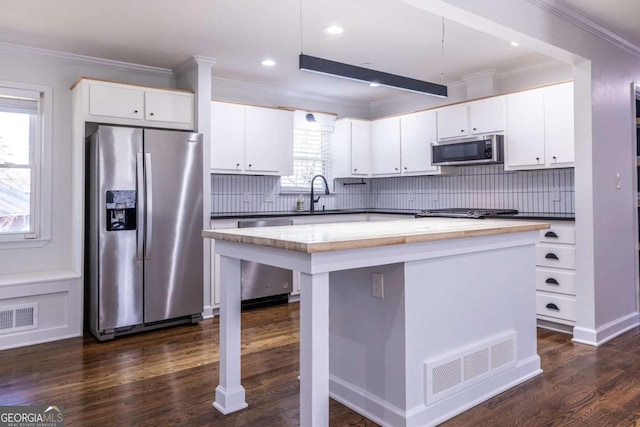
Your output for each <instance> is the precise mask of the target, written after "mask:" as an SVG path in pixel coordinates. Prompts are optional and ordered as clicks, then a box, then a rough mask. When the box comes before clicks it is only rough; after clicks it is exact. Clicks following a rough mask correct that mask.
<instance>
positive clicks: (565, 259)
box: [536, 243, 576, 270]
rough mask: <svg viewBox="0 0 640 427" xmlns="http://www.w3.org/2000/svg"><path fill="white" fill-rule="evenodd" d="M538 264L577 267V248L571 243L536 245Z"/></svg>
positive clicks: (573, 268) (541, 265)
mask: <svg viewBox="0 0 640 427" xmlns="http://www.w3.org/2000/svg"><path fill="white" fill-rule="evenodd" d="M536 265H538V266H540V267H554V268H568V269H572V270H575V268H576V248H575V247H574V246H569V245H566V246H564V245H548V244H542V243H539V244H537V245H536Z"/></svg>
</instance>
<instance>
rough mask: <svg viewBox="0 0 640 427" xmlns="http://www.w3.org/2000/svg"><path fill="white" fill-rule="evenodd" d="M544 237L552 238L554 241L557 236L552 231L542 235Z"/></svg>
mask: <svg viewBox="0 0 640 427" xmlns="http://www.w3.org/2000/svg"><path fill="white" fill-rule="evenodd" d="M544 237H553V238H554V239H557V238H558V235H557V234H556V233H554V232H553V231H547V232H546V233H544Z"/></svg>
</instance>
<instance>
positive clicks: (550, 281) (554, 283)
mask: <svg viewBox="0 0 640 427" xmlns="http://www.w3.org/2000/svg"><path fill="white" fill-rule="evenodd" d="M544 282H545V283H546V284H548V285H557V286H560V283H558V281H557V280H556V279H554V278H553V277H549V278H548V279H547V280H545V281H544Z"/></svg>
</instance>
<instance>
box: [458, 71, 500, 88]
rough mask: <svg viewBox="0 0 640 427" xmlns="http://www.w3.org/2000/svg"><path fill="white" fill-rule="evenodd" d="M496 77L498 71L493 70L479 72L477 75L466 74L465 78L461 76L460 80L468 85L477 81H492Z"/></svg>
mask: <svg viewBox="0 0 640 427" xmlns="http://www.w3.org/2000/svg"><path fill="white" fill-rule="evenodd" d="M496 75H497V73H496V69H495V68H491V69H489V70H484V71H478V72H477V73H470V74H465V75H464V76H460V78H461V79H462V81H463V82H464V83H465V84H466V83H469V82H472V81H475V80H490V79H493V78H495V77H496Z"/></svg>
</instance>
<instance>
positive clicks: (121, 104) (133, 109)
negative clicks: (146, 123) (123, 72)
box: [89, 84, 144, 119]
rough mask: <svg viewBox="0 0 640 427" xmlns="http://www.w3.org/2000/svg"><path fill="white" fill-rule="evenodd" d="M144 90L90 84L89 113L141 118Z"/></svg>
mask: <svg viewBox="0 0 640 427" xmlns="http://www.w3.org/2000/svg"><path fill="white" fill-rule="evenodd" d="M143 112H144V91H143V90H141V89H138V88H133V87H128V86H124V87H123V86H120V85H116V84H113V85H109V84H91V85H90V86H89V114H91V115H95V116H106V117H120V118H125V119H142V118H143V117H144V115H143Z"/></svg>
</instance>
